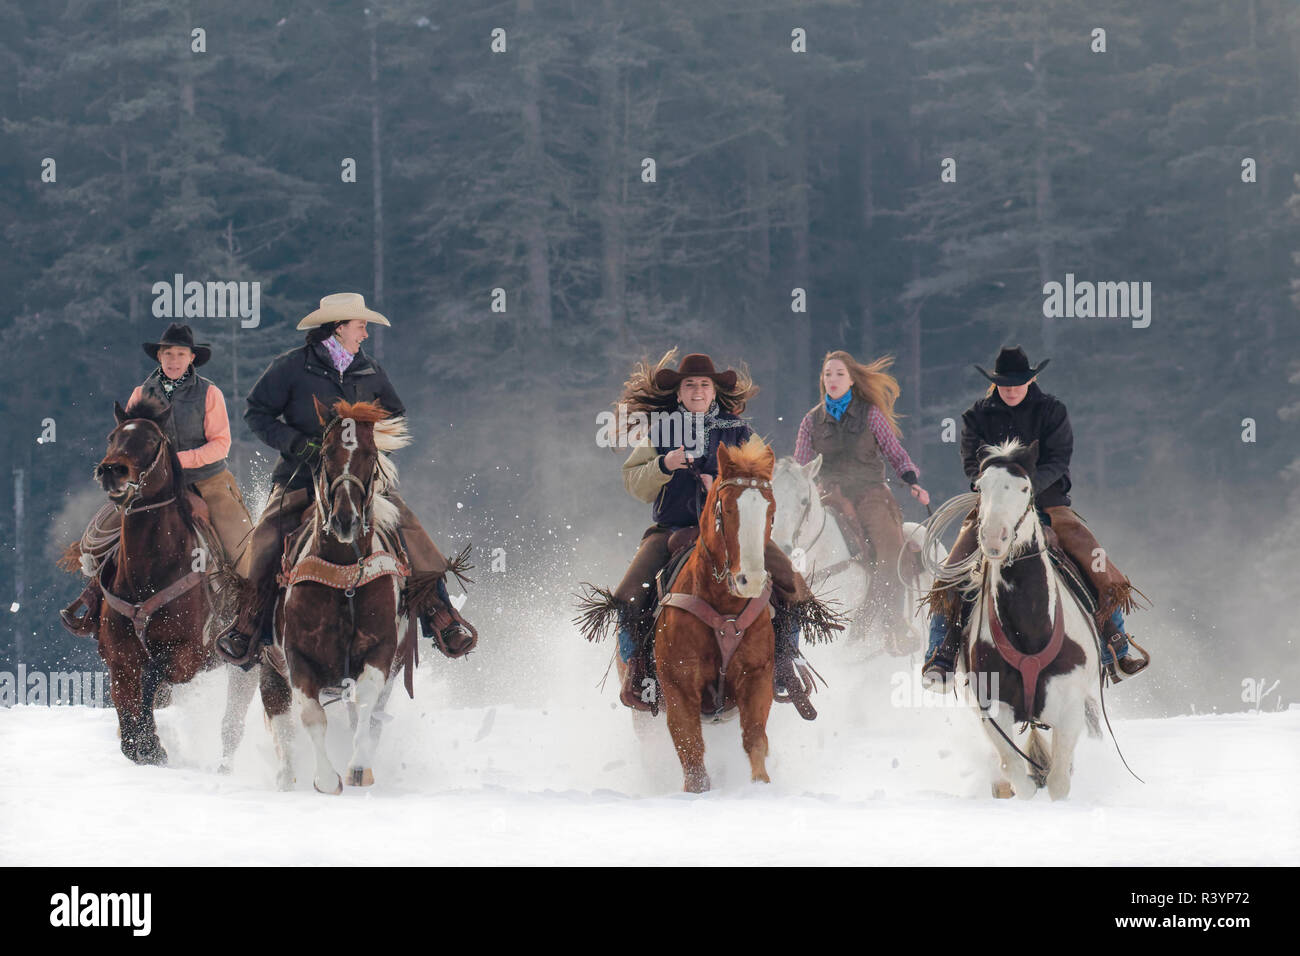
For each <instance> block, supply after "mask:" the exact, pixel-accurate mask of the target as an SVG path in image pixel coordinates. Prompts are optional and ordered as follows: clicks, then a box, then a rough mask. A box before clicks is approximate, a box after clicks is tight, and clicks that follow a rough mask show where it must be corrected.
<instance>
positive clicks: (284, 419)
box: [244, 344, 406, 490]
mask: <svg viewBox="0 0 1300 956" xmlns="http://www.w3.org/2000/svg"><path fill="white" fill-rule="evenodd" d="M313 396H314V397H316V398H318V399H320V402H321V404H322V405H324V406H326V407H327V408H330V407H332V406H333V405H334V403H335V402H337V401H338V400H339V399H341V398H342V399H346V400H347V401H349V402H371V401H373V402H378V403H379V404H380V405H382V406H383V407H384V408H385V409H387V410H388V411H389V412H391V413H392V414H393V415H404V414H406V406H405V405H403V404H402V400H401V399H400V398H398V397H397V393H396V392H395V391H394V390H393V386H392V383H391V382H389V381H388V376H387V375H385V374H384V370H383V369H382V368H380V367H379V365H378V363H377V362H375V361H374V359H372V358H371V357H370V356H368V355H366V353H365V351H364V350H358V351H357V354H356V356H355V357H353V359H352V364H351V365H349V366H348V367H347V369H346V370H345V371H344V372H343V373H342V374H340V373H339V371H338V370H337V369H336V368H334V363H333V362H332V361H330V356H329V352H327V351H326V350H325V346H323V345H320V344H316V345H300V346H298V347H297V348H295V349H290V350H289V351H287V352H285V353H284V354H283V355H279V356H277V357H276V358H275V360H274V361H273V362H271V364H270V365H269V366H268V367H267V369H266V371H265V372H263V373H262V377H261V378H259V379H258V380H257V384H256V385H254V386H253V390H252V391H251V392H249V393H248V407H247V409H246V410H245V411H244V421H246V422H247V423H248V427H249V428H251V429H252V430H253V434H255V435H256V436H257V437H258V438H260V439H262V441H264V442H266V444H268V445H270V446H271V447H272V448H274V449H276V450H277V451H278V452H280V460H279V462H277V463H276V466H275V471H274V472H273V473H272V474H271V481H272V483H274V484H277V485H280V484H284V483H285V482H286V481H288V480H289V476H290V475H292V474H293V473H294V470H295V469H297V471H298V474H297V475H296V476H295V477H294V479H293V483H292V484H291V485H290V486H289V487H290V490H292V489H294V488H308V487H310V486H311V469H310V468H309V467H308V466H307V465H305V464H304V465H303V466H302V467H301V468H298V465H299V464H300V463H301V462H302V461H303V455H304V453H305V452H306V445H307V442H308V441H316V440H319V438H320V436H321V432H323V431H324V426H322V425H321V423H320V419H319V418H318V417H317V416H316V406H315V404H314V403H313V402H312V397H313Z"/></svg>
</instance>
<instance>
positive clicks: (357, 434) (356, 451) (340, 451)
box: [312, 396, 409, 544]
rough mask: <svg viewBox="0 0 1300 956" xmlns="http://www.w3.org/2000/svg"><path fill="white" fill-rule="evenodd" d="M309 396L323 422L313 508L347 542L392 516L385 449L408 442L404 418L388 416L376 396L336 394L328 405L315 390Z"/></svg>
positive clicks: (391, 470) (393, 473)
mask: <svg viewBox="0 0 1300 956" xmlns="http://www.w3.org/2000/svg"><path fill="white" fill-rule="evenodd" d="M312 401H313V402H315V404H316V415H317V417H318V418H319V419H320V422H321V424H322V425H323V426H324V432H322V434H321V454H320V465H319V467H318V468H317V470H316V475H315V481H316V508H317V510H318V511H319V513H320V516H321V524H322V525H323V526H324V529H325V531H326V532H328V533H329V534H331V535H332V536H333V537H334V538H335V539H336V540H337V541H339V542H340V543H342V544H352V543H354V542H356V541H357V540H358V538H359V537H362V538H363V537H365V536H368V535H369V533H370V531H371V529H372V528H373V527H374V525H375V524H376V523H378V524H380V525H390V526H391V525H392V524H394V523H395V522H396V510H397V509H396V506H395V505H393V504H391V503H390V502H388V501H387V500H386V499H385V498H383V494H384V492H386V491H387V490H388V489H389V488H391V487H392V486H393V485H395V484H396V483H397V470H396V468H395V467H394V466H393V464H392V462H390V461H389V460H388V458H387V456H386V455H385V454H384V452H386V451H389V450H391V449H395V448H401V447H403V446H405V445H406V444H407V443H408V442H409V438H408V437H407V434H406V424H405V420H404V419H402V418H390V417H389V414H388V412H387V411H386V410H385V409H384V407H383V406H382V405H380V404H379V403H377V402H347V401H342V400H340V401H338V402H335V403H334V406H333V409H332V410H328V409H326V407H325V406H324V405H322V404H321V402H320V401H319V400H318V399H316V398H315V397H314V396H313V398H312ZM329 411H332V416H331V417H329V418H327V417H326V416H327V412H329Z"/></svg>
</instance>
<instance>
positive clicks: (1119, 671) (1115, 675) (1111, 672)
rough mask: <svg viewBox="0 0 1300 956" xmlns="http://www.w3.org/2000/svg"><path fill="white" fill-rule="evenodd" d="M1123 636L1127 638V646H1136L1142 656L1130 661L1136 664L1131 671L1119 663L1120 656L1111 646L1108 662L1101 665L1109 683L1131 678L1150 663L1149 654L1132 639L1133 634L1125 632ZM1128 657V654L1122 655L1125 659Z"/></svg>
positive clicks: (1141, 671)
mask: <svg viewBox="0 0 1300 956" xmlns="http://www.w3.org/2000/svg"><path fill="white" fill-rule="evenodd" d="M1124 637H1125V638H1126V639H1127V640H1128V646H1129V647H1130V648H1136V649H1137V651H1138V653H1139V654H1141V655H1142V657H1141V658H1140V659H1138V660H1136V661H1133V662H1132V663H1134V664H1136V665H1137V666H1135V667H1134V668H1133V670H1131V671H1129V670H1125V669H1124V668H1123V667H1122V666H1121V665H1120V657H1119V655H1118V654H1116V653H1115V648H1114V646H1112V647H1111V649H1110V662H1109V663H1108V664H1105V665H1103V666H1104V668H1105V671H1106V678H1107V681H1108V682H1109V683H1111V684H1118V683H1120V682H1121V681H1126V680H1131V679H1132V678H1134V677H1137V676H1138V675H1139V674H1141V673H1143V672H1144V671H1145V670H1146V669H1147V667H1149V666H1150V664H1151V654H1150V653H1149V652H1148V651H1147V649H1146V648H1145V647H1143V646H1142V645H1141V644H1139V643H1138V642H1137V641H1135V640H1133V636H1132V635H1131V634H1125V635H1124ZM1128 659H1129V656H1128V655H1127V654H1126V655H1125V656H1124V660H1126V661H1127V660H1128Z"/></svg>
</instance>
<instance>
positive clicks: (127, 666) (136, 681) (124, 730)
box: [107, 655, 141, 763]
mask: <svg viewBox="0 0 1300 956" xmlns="http://www.w3.org/2000/svg"><path fill="white" fill-rule="evenodd" d="M123 656H126V657H127V658H128V661H127V662H122V661H119V660H110V661H107V663H108V681H109V688H110V689H109V696H111V697H112V698H113V707H114V709H115V710H116V711H117V736H118V738H119V741H118V743H119V745H120V746H121V748H122V755H123V756H125V757H126V759H127V760H130V761H131V762H132V763H136V762H138V761H137V760H136V750H137V748H138V746H139V743H138V741H139V736H140V696H141V691H140V667H139V665H137V664H135V663H134V662H133V661H130V655H123Z"/></svg>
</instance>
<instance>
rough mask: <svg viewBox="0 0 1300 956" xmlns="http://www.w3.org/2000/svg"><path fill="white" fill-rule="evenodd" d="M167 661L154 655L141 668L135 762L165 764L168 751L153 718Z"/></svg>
mask: <svg viewBox="0 0 1300 956" xmlns="http://www.w3.org/2000/svg"><path fill="white" fill-rule="evenodd" d="M165 666H166V665H165V663H164V662H163V661H162V659H161V658H158V657H152V658H150V659H149V660H147V661H145V664H144V667H143V668H141V678H140V716H139V718H138V720H137V722H136V748H135V762H136V763H145V764H152V765H154V766H159V767H161V766H165V765H166V763H167V751H166V750H164V749H163V745H162V741H161V740H159V739H158V727H157V725H156V724H155V723H154V719H153V699H154V694H155V693H157V691H158V685H159V684H160V683H161V682H162V679H163V671H164V669H165Z"/></svg>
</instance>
